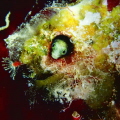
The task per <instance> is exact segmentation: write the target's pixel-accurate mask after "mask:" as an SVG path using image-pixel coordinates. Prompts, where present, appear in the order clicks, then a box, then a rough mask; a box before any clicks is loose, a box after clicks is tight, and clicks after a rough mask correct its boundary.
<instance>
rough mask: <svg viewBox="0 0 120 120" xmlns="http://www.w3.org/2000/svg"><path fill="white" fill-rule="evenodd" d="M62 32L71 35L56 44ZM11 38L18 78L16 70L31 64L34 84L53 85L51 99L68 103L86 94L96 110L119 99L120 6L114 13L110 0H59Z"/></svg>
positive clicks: (86, 98) (11, 49)
mask: <svg viewBox="0 0 120 120" xmlns="http://www.w3.org/2000/svg"><path fill="white" fill-rule="evenodd" d="M60 35H62V36H67V37H68V38H69V39H68V40H67V39H64V40H61V39H60V41H61V42H60V41H59V40H58V41H57V40H56V43H55V46H54V45H53V44H54V43H53V39H54V38H55V37H56V36H60ZM58 38H59V37H58ZM65 41H66V43H65ZM5 42H6V43H7V48H8V49H9V57H10V58H9V59H8V58H5V60H7V61H8V63H9V64H10V65H9V67H10V66H12V67H11V69H12V68H13V72H12V74H13V75H12V76H13V78H14V77H15V71H16V69H17V68H18V67H19V66H21V65H26V66H27V67H28V68H29V71H31V72H30V74H27V76H26V77H29V78H30V79H31V78H32V79H34V82H33V83H31V84H30V83H29V85H31V87H33V86H35V87H36V89H42V88H45V89H47V91H48V92H47V95H45V97H44V99H45V100H50V101H59V102H60V103H61V104H63V103H64V102H65V101H64V99H65V100H66V102H71V101H73V100H74V99H83V100H85V101H86V103H87V105H88V106H89V107H91V108H94V109H97V108H101V107H102V106H103V104H105V103H108V102H109V101H112V100H114V98H115V93H116V92H115V91H116V90H115V85H114V80H115V74H118V75H119V73H120V6H116V7H115V8H114V9H113V10H112V11H111V12H109V11H108V10H107V2H106V1H105V0H89V1H88V0H79V1H77V2H76V3H72V4H70V5H64V6H62V4H56V3H53V5H52V6H50V7H46V8H45V9H44V10H42V11H40V13H38V14H36V15H35V16H34V17H33V18H32V19H31V20H30V22H29V23H25V24H22V25H21V27H20V29H19V30H18V31H16V32H14V33H13V34H12V35H9V37H8V38H6V39H5ZM68 42H69V43H70V44H71V45H73V47H71V48H69V47H70V46H69V45H68ZM55 47H56V48H55ZM67 47H68V48H67ZM54 48H55V49H54ZM64 48H66V49H67V50H68V49H70V51H69V53H68V54H66V51H64V50H63V53H60V54H59V56H57V57H56V54H57V55H58V53H59V51H60V50H61V49H64ZM66 49H65V50H66ZM53 51H54V52H56V53H55V55H54V53H53ZM54 56H55V57H54ZM15 62H18V64H17V65H15V64H14V63H15ZM23 75H24V76H25V73H24V74H23ZM43 96H44V95H43ZM106 101H108V102H106Z"/></svg>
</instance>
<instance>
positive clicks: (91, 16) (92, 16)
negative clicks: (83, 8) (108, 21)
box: [80, 12, 101, 25]
mask: <svg viewBox="0 0 120 120" xmlns="http://www.w3.org/2000/svg"><path fill="white" fill-rule="evenodd" d="M100 18H101V16H100V13H98V12H97V13H92V12H86V14H85V18H84V20H81V21H80V25H90V24H91V23H93V22H95V23H96V24H98V23H99V22H100Z"/></svg>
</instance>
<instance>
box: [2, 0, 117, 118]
mask: <svg viewBox="0 0 120 120" xmlns="http://www.w3.org/2000/svg"><path fill="white" fill-rule="evenodd" d="M108 2H109V4H108V10H112V8H113V7H114V6H116V5H117V4H119V0H114V1H113V0H109V1H108ZM45 3H47V0H44V1H40V0H38V5H35V0H1V1H0V26H3V25H5V21H4V17H5V16H6V14H7V13H8V11H11V16H10V26H9V28H7V29H6V30H4V31H0V120H70V119H72V118H71V113H72V111H73V110H76V108H77V106H78V105H80V106H81V107H83V108H85V106H84V105H81V103H82V102H83V101H80V100H79V101H75V102H74V103H73V104H72V107H71V108H70V109H69V110H67V112H62V113H59V112H58V111H57V110H56V109H53V110H52V109H51V107H50V108H49V107H48V106H49V105H48V106H47V105H46V104H45V103H41V107H40V108H36V109H35V108H33V109H31V110H30V107H29V104H28V101H27V99H26V97H25V95H24V90H25V89H26V82H24V81H22V80H21V81H20V80H17V81H16V80H14V81H13V80H12V79H11V78H10V77H9V73H8V72H7V71H4V69H3V67H2V63H1V61H2V57H7V56H8V50H7V49H6V45H5V42H4V40H3V39H4V38H7V37H8V35H9V34H12V33H13V32H14V30H16V28H17V26H19V25H20V24H21V23H22V22H24V18H25V17H26V15H27V13H28V11H30V10H33V13H32V14H33V15H34V14H35V13H37V12H38V11H39V10H40V9H42V8H43V7H44V5H45ZM33 5H35V6H36V7H35V8H32V6H33ZM53 108H57V106H56V107H55V106H54V105H53ZM77 109H78V110H79V108H77ZM86 112H87V110H86ZM85 114H86V113H85Z"/></svg>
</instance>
